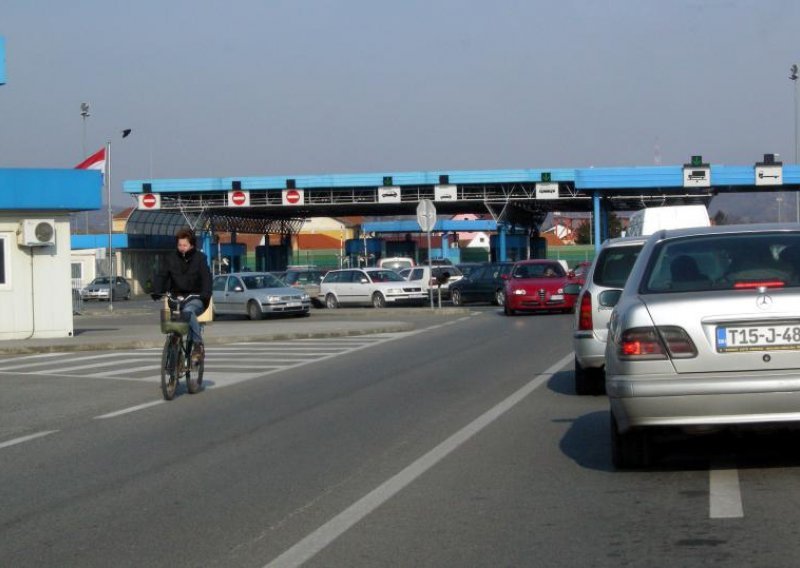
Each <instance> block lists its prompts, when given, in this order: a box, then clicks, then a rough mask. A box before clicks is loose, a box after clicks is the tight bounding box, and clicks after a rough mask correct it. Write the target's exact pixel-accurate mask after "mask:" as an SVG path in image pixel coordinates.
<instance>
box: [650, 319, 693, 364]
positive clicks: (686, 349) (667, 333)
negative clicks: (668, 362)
mask: <svg viewBox="0 0 800 568" xmlns="http://www.w3.org/2000/svg"><path fill="white" fill-rule="evenodd" d="M658 331H659V333H660V334H661V338H662V339H663V340H664V343H666V345H667V351H668V352H669V356H670V357H672V358H673V359H691V358H692V357H697V348H696V347H695V346H694V342H693V341H692V339H691V338H690V337H689V334H688V333H686V331H685V330H684V329H683V328H680V327H673V326H660V327H659V328H658Z"/></svg>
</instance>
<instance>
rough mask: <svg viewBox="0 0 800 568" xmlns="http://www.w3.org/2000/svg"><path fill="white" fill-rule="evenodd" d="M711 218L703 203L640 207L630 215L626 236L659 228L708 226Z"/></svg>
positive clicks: (653, 231) (648, 232) (644, 233)
mask: <svg viewBox="0 0 800 568" xmlns="http://www.w3.org/2000/svg"><path fill="white" fill-rule="evenodd" d="M710 226H711V219H709V217H708V209H706V207H705V205H672V206H665V207H649V208H647V209H640V210H639V211H637V212H636V213H634V214H633V215H631V219H630V223H629V225H628V230H627V231H626V232H625V236H626V237H640V236H643V235H652V234H653V233H655V232H656V231H660V230H661V229H683V228H685V227H710Z"/></svg>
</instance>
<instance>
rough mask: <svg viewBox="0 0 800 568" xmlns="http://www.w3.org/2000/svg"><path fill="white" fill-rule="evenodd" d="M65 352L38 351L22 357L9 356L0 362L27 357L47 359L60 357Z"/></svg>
mask: <svg viewBox="0 0 800 568" xmlns="http://www.w3.org/2000/svg"><path fill="white" fill-rule="evenodd" d="M63 355H64V354H63V353H37V354H36V355H22V356H20V357H13V356H12V357H9V358H8V359H0V363H3V362H5V361H9V362H11V363H13V362H15V361H23V360H25V359H46V358H48V357H59V356H63Z"/></svg>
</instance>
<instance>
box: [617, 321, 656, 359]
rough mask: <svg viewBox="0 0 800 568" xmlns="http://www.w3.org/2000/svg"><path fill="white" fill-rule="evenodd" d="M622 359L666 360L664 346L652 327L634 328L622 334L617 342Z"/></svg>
mask: <svg viewBox="0 0 800 568" xmlns="http://www.w3.org/2000/svg"><path fill="white" fill-rule="evenodd" d="M619 355H620V358H622V359H666V358H667V354H666V353H665V351H664V346H663V345H662V344H661V340H660V339H659V338H658V332H657V331H656V329H655V328H654V327H634V328H632V329H627V330H625V331H624V332H623V333H622V338H621V339H620V342H619Z"/></svg>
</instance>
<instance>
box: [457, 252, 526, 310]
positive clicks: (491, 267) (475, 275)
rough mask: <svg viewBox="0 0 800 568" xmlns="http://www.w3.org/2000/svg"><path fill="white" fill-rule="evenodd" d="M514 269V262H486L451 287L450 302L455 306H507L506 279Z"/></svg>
mask: <svg viewBox="0 0 800 568" xmlns="http://www.w3.org/2000/svg"><path fill="white" fill-rule="evenodd" d="M513 267H514V263H513V262H486V263H484V264H482V265H481V266H479V267H477V268H475V269H474V270H472V271H471V272H470V274H469V276H465V277H464V278H462V279H461V280H459V281H458V282H453V283H452V284H451V285H450V300H451V301H452V302H453V305H454V306H462V305H464V304H466V303H468V302H490V303H492V304H495V305H497V306H502V305H503V304H505V299H506V296H505V279H506V278H508V275H509V274H510V273H511V269H512V268H513Z"/></svg>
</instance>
